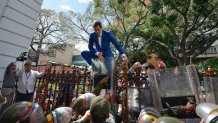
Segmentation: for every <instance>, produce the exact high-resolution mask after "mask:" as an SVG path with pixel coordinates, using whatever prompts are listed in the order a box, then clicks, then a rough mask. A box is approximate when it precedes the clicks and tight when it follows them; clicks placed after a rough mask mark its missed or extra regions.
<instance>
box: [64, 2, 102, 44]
mask: <svg viewBox="0 0 218 123" xmlns="http://www.w3.org/2000/svg"><path fill="white" fill-rule="evenodd" d="M96 20H100V17H99V16H98V15H96V14H94V7H93V4H92V3H90V4H89V5H88V7H87V8H86V11H85V12H84V13H78V12H74V11H68V12H61V13H60V23H61V29H62V31H63V32H64V35H65V37H67V38H68V39H70V40H72V41H73V42H74V43H79V42H81V41H85V42H88V39H89V35H90V34H91V32H92V31H93V29H92V25H93V23H94V22H95V21H96Z"/></svg>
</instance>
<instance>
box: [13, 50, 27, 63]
mask: <svg viewBox="0 0 218 123" xmlns="http://www.w3.org/2000/svg"><path fill="white" fill-rule="evenodd" d="M27 58H28V55H27V52H22V53H20V55H19V56H18V57H17V58H16V60H17V61H22V62H23V61H25V60H27Z"/></svg>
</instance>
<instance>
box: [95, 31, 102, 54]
mask: <svg viewBox="0 0 218 123" xmlns="http://www.w3.org/2000/svg"><path fill="white" fill-rule="evenodd" d="M101 36H102V31H101V34H100V36H98V44H99V46H100V47H102V45H101V44H102V38H101ZM99 53H100V52H96V53H95V55H96V56H98V54H99Z"/></svg>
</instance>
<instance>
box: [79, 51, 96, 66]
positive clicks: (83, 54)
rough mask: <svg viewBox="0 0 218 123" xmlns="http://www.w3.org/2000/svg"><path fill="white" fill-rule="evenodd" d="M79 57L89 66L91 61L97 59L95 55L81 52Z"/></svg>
mask: <svg viewBox="0 0 218 123" xmlns="http://www.w3.org/2000/svg"><path fill="white" fill-rule="evenodd" d="M81 56H82V57H83V58H84V59H85V60H86V62H87V63H88V64H89V65H90V66H91V65H92V64H93V63H92V59H95V58H98V57H97V56H96V55H95V54H93V53H91V52H90V51H83V52H81Z"/></svg>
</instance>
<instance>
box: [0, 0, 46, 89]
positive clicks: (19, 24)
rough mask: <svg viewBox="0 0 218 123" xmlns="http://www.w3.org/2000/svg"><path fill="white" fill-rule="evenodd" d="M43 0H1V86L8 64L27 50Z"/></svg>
mask: <svg viewBox="0 0 218 123" xmlns="http://www.w3.org/2000/svg"><path fill="white" fill-rule="evenodd" d="M42 1H43V0H0V63H1V64H0V88H1V84H2V80H3V76H4V72H5V68H6V66H7V65H8V64H9V63H10V62H12V61H15V59H16V57H17V56H18V55H19V54H20V53H21V52H25V51H27V49H28V48H29V46H30V42H31V39H32V36H33V32H34V29H35V28H36V21H37V19H38V17H39V12H40V9H41V5H42Z"/></svg>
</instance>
